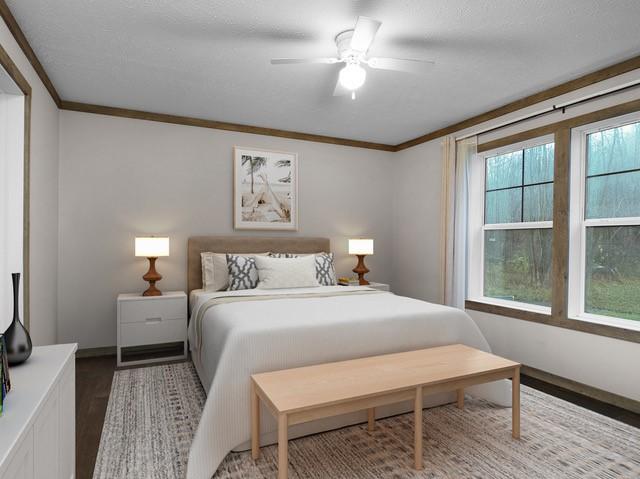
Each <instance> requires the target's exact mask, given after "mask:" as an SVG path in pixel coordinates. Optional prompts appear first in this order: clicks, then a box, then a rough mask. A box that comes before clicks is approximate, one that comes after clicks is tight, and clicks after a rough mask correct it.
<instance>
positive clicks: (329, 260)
mask: <svg viewBox="0 0 640 479" xmlns="http://www.w3.org/2000/svg"><path fill="white" fill-rule="evenodd" d="M316 279H317V280H318V283H320V285H321V286H335V284H336V270H335V268H334V266H333V253H320V254H317V255H316Z"/></svg>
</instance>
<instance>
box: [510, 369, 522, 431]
mask: <svg viewBox="0 0 640 479" xmlns="http://www.w3.org/2000/svg"><path fill="white" fill-rule="evenodd" d="M511 415H512V416H511V422H512V431H511V435H512V436H513V437H514V439H520V368H519V367H517V368H515V371H514V373H513V380H512V381H511Z"/></svg>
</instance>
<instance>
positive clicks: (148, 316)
mask: <svg viewBox="0 0 640 479" xmlns="http://www.w3.org/2000/svg"><path fill="white" fill-rule="evenodd" d="M186 317H187V309H186V306H185V301H184V299H183V298H166V299H165V298H162V299H154V300H151V301H122V302H121V303H120V322H121V323H123V324H125V323H146V322H148V321H158V320H161V321H166V320H170V319H186Z"/></svg>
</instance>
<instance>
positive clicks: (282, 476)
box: [278, 414, 289, 479]
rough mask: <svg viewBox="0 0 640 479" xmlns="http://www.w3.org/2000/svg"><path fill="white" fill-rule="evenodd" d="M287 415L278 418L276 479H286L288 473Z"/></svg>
mask: <svg viewBox="0 0 640 479" xmlns="http://www.w3.org/2000/svg"><path fill="white" fill-rule="evenodd" d="M287 427H288V422H287V415H286V414H280V415H279V416H278V479H287V475H288V472H289V470H288V469H289V442H288V438H287Z"/></svg>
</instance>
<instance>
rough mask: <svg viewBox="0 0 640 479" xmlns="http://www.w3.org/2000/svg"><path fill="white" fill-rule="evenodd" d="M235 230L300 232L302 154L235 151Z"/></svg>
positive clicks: (254, 150) (238, 149)
mask: <svg viewBox="0 0 640 479" xmlns="http://www.w3.org/2000/svg"><path fill="white" fill-rule="evenodd" d="M233 168H234V227H235V228H236V229H256V230H297V229H298V178H297V173H298V155H297V154H296V153H286V152H282V151H268V150H257V149H250V148H240V147H236V148H234V154H233Z"/></svg>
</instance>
